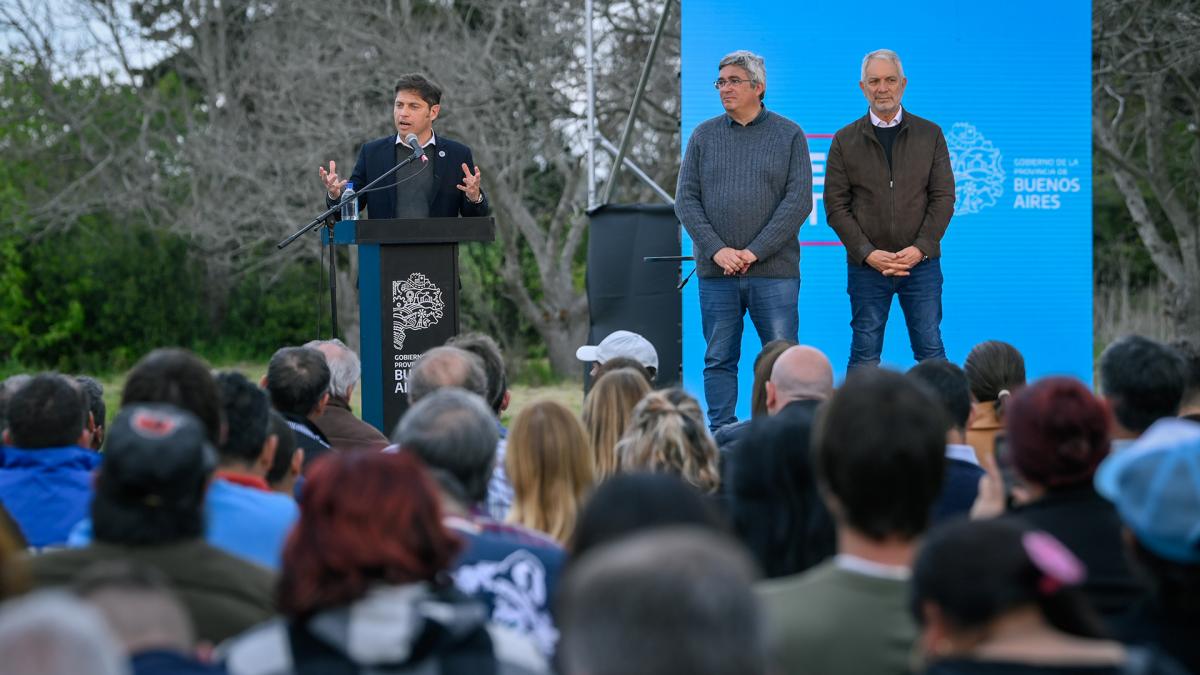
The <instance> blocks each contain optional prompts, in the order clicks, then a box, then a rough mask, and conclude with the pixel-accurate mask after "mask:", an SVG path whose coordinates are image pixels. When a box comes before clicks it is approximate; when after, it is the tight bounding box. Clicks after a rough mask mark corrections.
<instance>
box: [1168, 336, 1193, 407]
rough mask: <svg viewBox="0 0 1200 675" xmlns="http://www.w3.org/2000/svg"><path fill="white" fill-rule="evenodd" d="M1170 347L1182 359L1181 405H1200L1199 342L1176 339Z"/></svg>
mask: <svg viewBox="0 0 1200 675" xmlns="http://www.w3.org/2000/svg"><path fill="white" fill-rule="evenodd" d="M1171 347H1172V348H1173V349H1174V350H1175V351H1176V353H1178V354H1179V356H1180V358H1182V359H1183V363H1184V368H1183V403H1184V404H1187V405H1200V342H1197V341H1196V340H1188V339H1178V340H1175V341H1173V342H1172V343H1171Z"/></svg>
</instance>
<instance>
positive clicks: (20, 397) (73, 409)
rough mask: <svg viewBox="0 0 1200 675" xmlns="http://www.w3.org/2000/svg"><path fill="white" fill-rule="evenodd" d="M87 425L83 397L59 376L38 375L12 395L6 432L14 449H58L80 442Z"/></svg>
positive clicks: (72, 383)
mask: <svg viewBox="0 0 1200 675" xmlns="http://www.w3.org/2000/svg"><path fill="white" fill-rule="evenodd" d="M86 423H87V405H86V402H85V401H84V398H83V394H81V393H80V392H79V389H77V388H76V385H75V383H74V382H72V381H71V380H69V379H67V378H66V377H63V376H62V375H59V374H58V373H39V374H38V375H35V376H34V377H33V379H31V380H29V381H28V382H26V383H25V384H24V385H23V386H22V387H21V388H20V389H17V391H16V392H14V393H13V395H12V398H11V400H9V403H8V432H9V434H11V435H12V444H13V446H14V447H17V448H22V449H25V450H34V449H39V448H58V447H63V446H67V445H74V444H75V443H77V442H79V436H80V435H81V434H83V429H84V425H85V424H86Z"/></svg>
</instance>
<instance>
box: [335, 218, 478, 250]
mask: <svg viewBox="0 0 1200 675" xmlns="http://www.w3.org/2000/svg"><path fill="white" fill-rule="evenodd" d="M495 239H496V221H495V220H494V219H492V218H491V217H490V216H488V217H483V218H380V219H376V220H371V219H366V220H343V221H340V222H338V223H337V224H336V225H335V226H334V228H333V243H335V244H452V243H458V242H466V241H495Z"/></svg>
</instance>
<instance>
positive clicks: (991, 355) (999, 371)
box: [963, 340, 1025, 419]
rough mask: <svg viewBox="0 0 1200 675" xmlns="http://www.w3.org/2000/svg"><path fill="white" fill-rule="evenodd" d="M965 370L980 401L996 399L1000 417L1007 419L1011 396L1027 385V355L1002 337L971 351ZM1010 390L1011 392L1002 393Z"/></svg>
mask: <svg viewBox="0 0 1200 675" xmlns="http://www.w3.org/2000/svg"><path fill="white" fill-rule="evenodd" d="M963 372H964V373H966V375H967V383H968V384H969V385H970V387H971V396H974V397H975V400H976V401H979V402H986V401H994V402H995V403H994V406H995V408H996V417H997V418H999V419H1003V418H1004V404H1005V403H1006V402H1007V399H1008V398H1009V395H1011V394H1012V393H1013V392H1014V390H1016V389H1017V388H1018V387H1021V386H1024V384H1025V357H1023V356H1021V352H1019V351H1017V348H1016V347H1014V346H1012V345H1010V344H1008V343H1007V342H1001V341H999V340H988V341H987V342H980V343H979V344H977V345H975V347H973V348H972V349H971V352H970V353H969V354H967V360H966V361H964V362H963ZM1005 391H1007V392H1008V394H1006V395H1001V392H1005Z"/></svg>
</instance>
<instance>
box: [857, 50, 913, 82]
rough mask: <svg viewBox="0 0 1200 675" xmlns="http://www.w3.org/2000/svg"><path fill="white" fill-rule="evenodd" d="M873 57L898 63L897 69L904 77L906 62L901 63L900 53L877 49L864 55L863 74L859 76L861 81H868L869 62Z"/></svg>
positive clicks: (901, 76) (901, 77)
mask: <svg viewBox="0 0 1200 675" xmlns="http://www.w3.org/2000/svg"><path fill="white" fill-rule="evenodd" d="M872 59H879V60H880V61H890V62H892V63H894V64H896V71H897V72H898V73H899V74H900V79H902V80H903V79H904V64H903V63H900V55H899V54H897V53H896V52H894V51H892V50H890V49H876V50H875V51H873V52H871V53H869V54H867V55H866V56H864V57H863V62H862V75H861V76H860V77H859V80H858V81H859V82H866V81H867V63H869V62H870V61H871V60H872Z"/></svg>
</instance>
